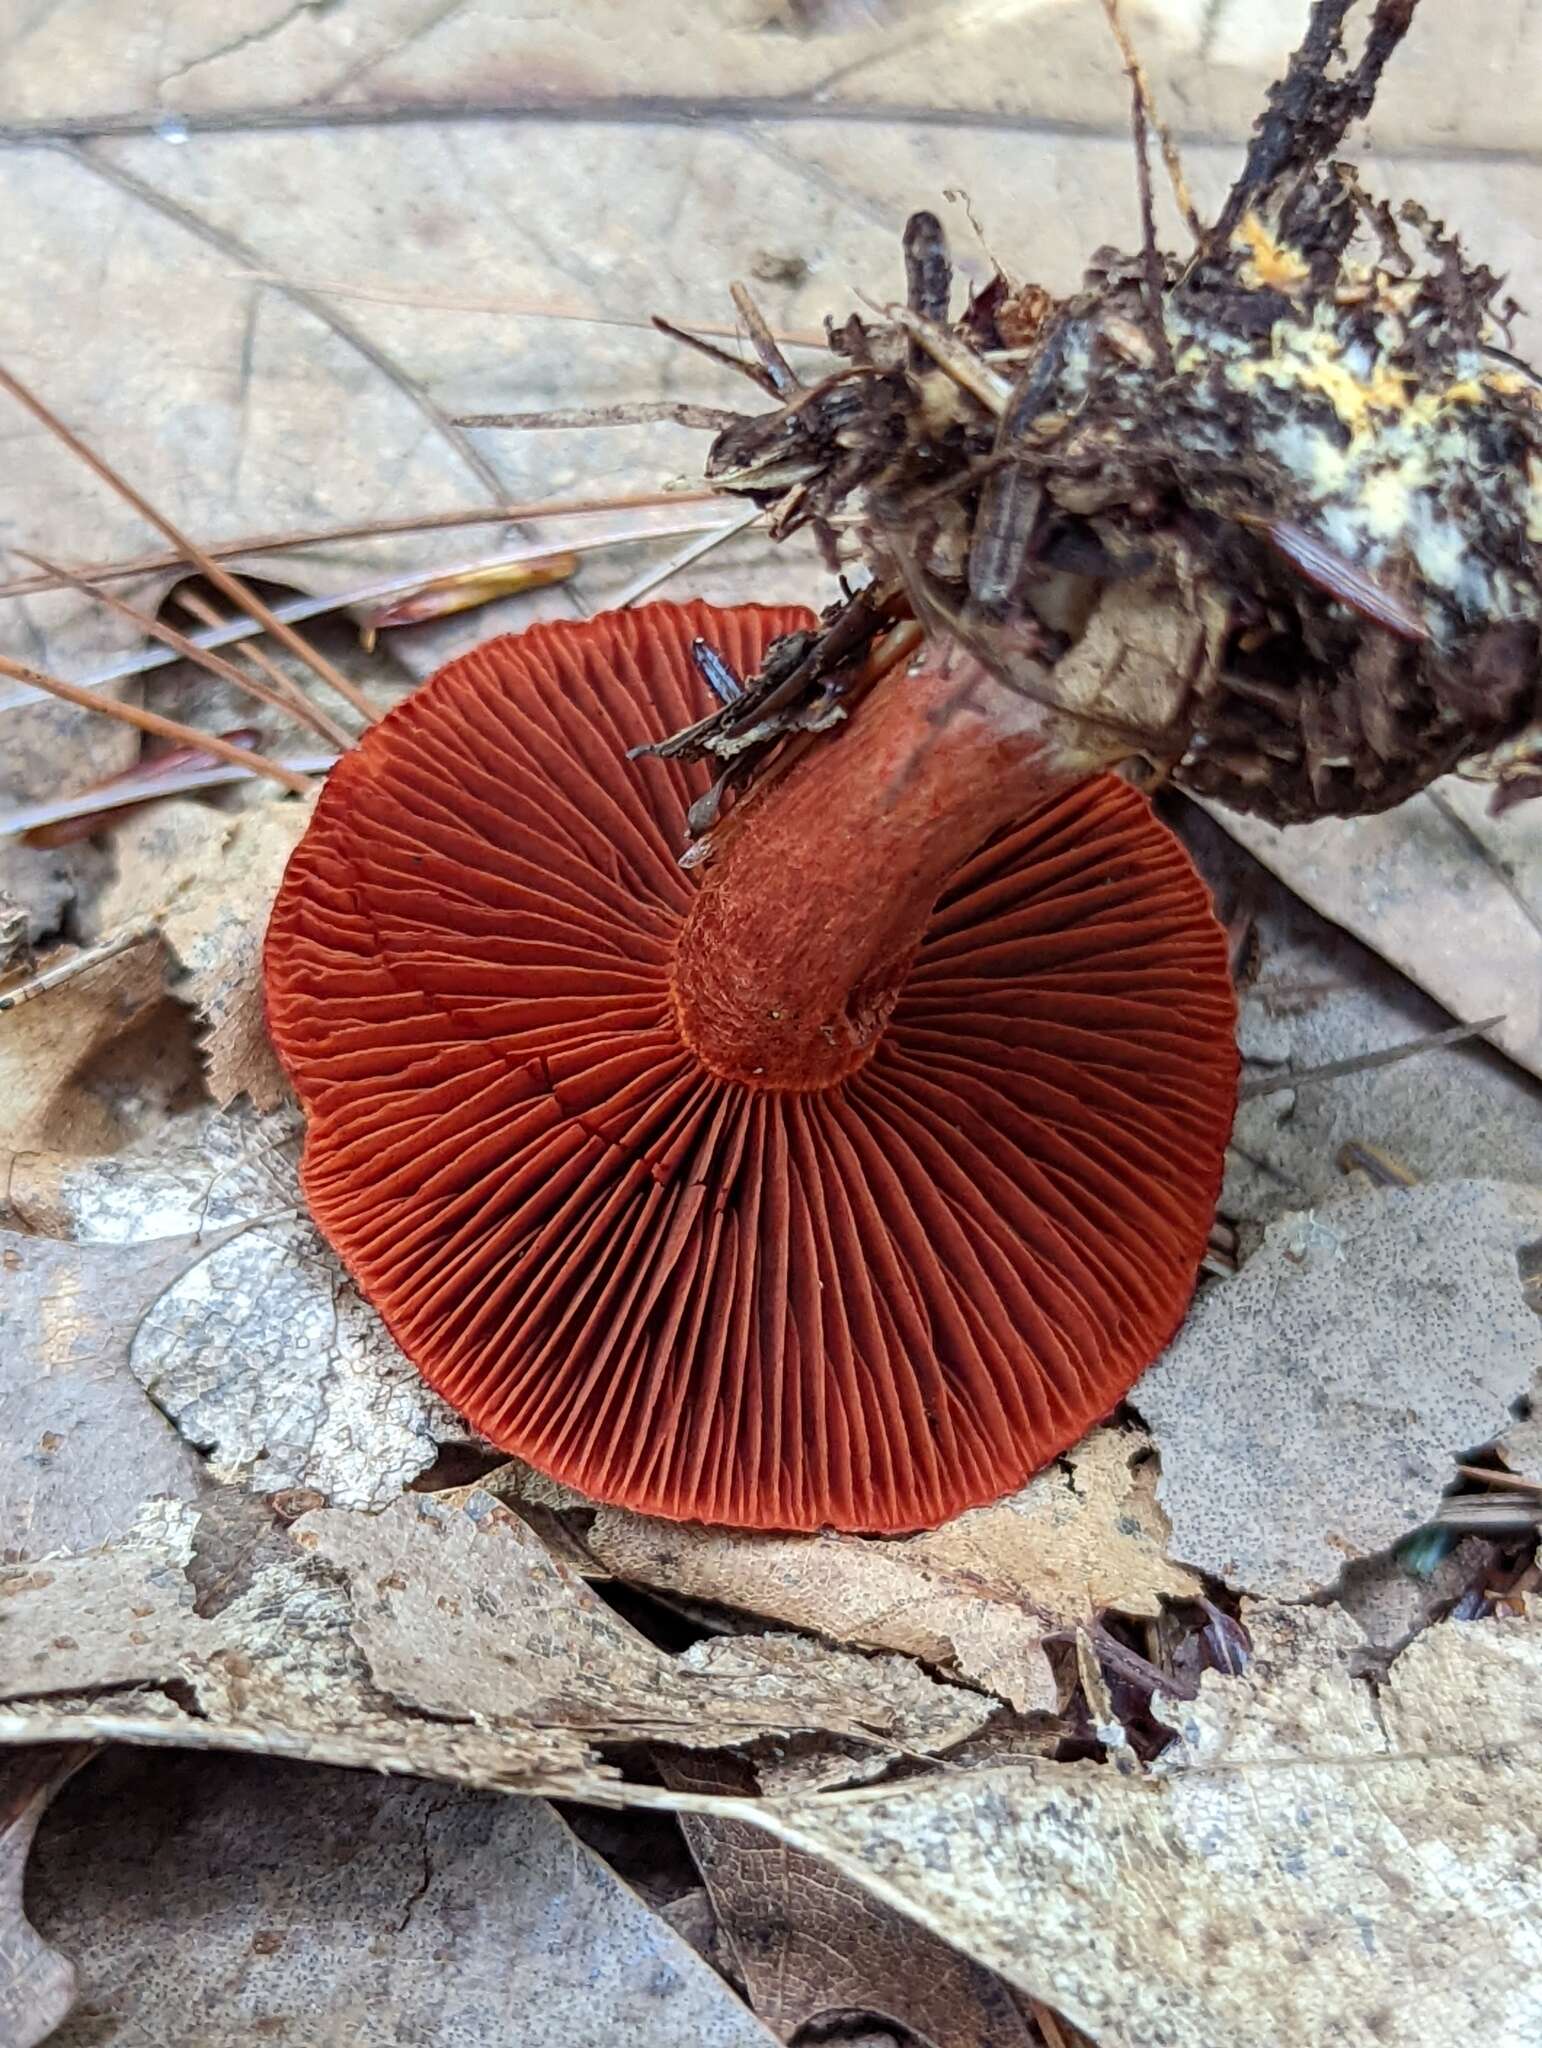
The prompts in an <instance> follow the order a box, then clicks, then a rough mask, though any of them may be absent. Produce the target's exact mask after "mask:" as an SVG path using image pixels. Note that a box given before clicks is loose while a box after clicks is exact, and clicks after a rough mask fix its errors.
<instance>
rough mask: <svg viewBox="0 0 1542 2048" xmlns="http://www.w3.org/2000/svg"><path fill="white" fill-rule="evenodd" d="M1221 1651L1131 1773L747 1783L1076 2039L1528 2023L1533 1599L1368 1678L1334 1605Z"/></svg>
mask: <svg viewBox="0 0 1542 2048" xmlns="http://www.w3.org/2000/svg"><path fill="white" fill-rule="evenodd" d="M1245 1619H1246V1621H1247V1625H1248V1628H1249V1630H1250V1631H1251V1633H1252V1636H1253V1640H1254V1644H1255V1650H1256V1655H1255V1659H1254V1661H1253V1663H1252V1665H1251V1666H1250V1668H1249V1671H1248V1673H1247V1675H1246V1676H1245V1677H1240V1678H1223V1677H1221V1676H1219V1675H1218V1674H1214V1673H1211V1674H1207V1675H1206V1677H1205V1679H1204V1680H1203V1682H1202V1687H1201V1692H1200V1697H1199V1699H1198V1700H1197V1701H1193V1702H1190V1703H1187V1704H1185V1705H1183V1706H1173V1707H1168V1708H1166V1709H1164V1711H1165V1712H1166V1713H1167V1715H1168V1717H1169V1718H1170V1719H1171V1720H1173V1722H1174V1723H1175V1725H1176V1727H1177V1729H1178V1740H1177V1741H1176V1743H1175V1744H1174V1745H1173V1746H1172V1748H1170V1749H1169V1750H1167V1751H1166V1752H1165V1753H1164V1754H1163V1755H1162V1756H1161V1757H1160V1758H1159V1759H1158V1760H1157V1762H1156V1764H1155V1765H1154V1766H1153V1767H1151V1768H1150V1769H1149V1770H1148V1771H1147V1772H1146V1773H1144V1774H1141V1773H1138V1772H1136V1771H1133V1770H1130V1769H1125V1770H1120V1769H1118V1768H1115V1767H1111V1766H1108V1765H1096V1764H1094V1765H1087V1764H1055V1763H1049V1762H1046V1763H1036V1764H1028V1765H1023V1766H1021V1767H1018V1768H1014V1769H1002V1770H989V1771H981V1772H978V1773H972V1772H971V1773H955V1774H948V1775H941V1774H939V1775H934V1776H931V1777H928V1778H926V1779H924V1780H920V1781H915V1780H913V1781H911V1782H910V1783H908V1784H906V1785H903V1786H898V1787H894V1788H880V1789H877V1790H872V1791H866V1790H864V1791H856V1792H849V1793H841V1794H837V1795H835V1796H834V1797H833V1798H832V1797H829V1796H826V1797H824V1798H822V1799H820V1800H818V1801H803V1802H799V1803H791V1804H789V1803H786V1802H781V1801H774V1802H769V1803H768V1809H769V1810H763V1811H762V1812H761V1813H760V1814H759V1818H761V1819H762V1820H763V1821H764V1822H765V1823H766V1824H768V1825H769V1826H771V1828H772V1829H773V1830H774V1832H775V1833H776V1834H778V1835H779V1836H780V1838H781V1839H783V1840H784V1841H787V1842H789V1843H792V1844H794V1845H795V1846H797V1847H799V1848H802V1849H805V1850H807V1851H809V1852H810V1853H812V1854H815V1855H819V1856H823V1857H825V1858H827V1859H828V1860H829V1861H830V1862H832V1863H833V1864H834V1865H835V1867H836V1868H837V1869H838V1870H839V1871H841V1872H842V1873H843V1874H845V1875H847V1876H850V1877H852V1878H853V1879H855V1880H856V1881H857V1882H858V1883H859V1884H862V1885H863V1886H865V1887H866V1888H867V1889H868V1890H870V1891H871V1892H872V1893H873V1894H874V1895H875V1896H877V1897H878V1898H880V1899H882V1900H884V1901H886V1902H888V1903H890V1904H892V1905H894V1906H895V1907H897V1908H898V1909H899V1910H900V1911H902V1912H905V1913H908V1914H910V1915H912V1916H913V1917H914V1918H916V1919H917V1920H919V1921H920V1922H921V1924H922V1925H923V1926H925V1927H928V1928H930V1929H931V1930H932V1931H933V1932H934V1933H936V1934H938V1935H940V1936H942V1937H943V1938H944V1939H945V1940H948V1941H950V1942H952V1943H954V1944H955V1945H956V1946H957V1947H959V1948H960V1949H962V1950H963V1951H964V1952H965V1953H966V1954H969V1955H972V1956H973V1957H975V1958H976V1959H977V1960H978V1961H980V1962H982V1963H984V1964H985V1965H987V1967H989V1968H992V1969H995V1970H999V1971H1000V1972H1001V1973H1002V1974H1003V1975H1004V1976H1005V1977H1007V1978H1008V1980H1009V1981H1010V1982H1012V1983H1014V1984H1016V1985H1017V1986H1019V1987H1020V1988H1021V1989H1023V1990H1025V1991H1027V1992H1028V1993H1030V1994H1031V1995H1032V1996H1034V1997H1037V1998H1039V1999H1041V2000H1042V2001H1043V2002H1044V2003H1045V2004H1046V2005H1049V2006H1052V2007H1053V2008H1054V2009H1055V2010H1057V2011H1060V2012H1063V2013H1065V2014H1066V2015H1067V2017H1068V2018H1070V2019H1071V2020H1072V2021H1074V2023H1075V2024H1076V2025H1078V2026H1080V2027H1082V2028H1084V2029H1085V2030H1086V2031H1087V2032H1088V2033H1089V2034H1091V2035H1092V2036H1093V2038H1094V2039H1095V2040H1096V2041H1097V2043H1098V2048H1149V2044H1150V2043H1151V2042H1153V2041H1158V2040H1159V2041H1161V2042H1163V2043H1164V2048H1216V2044H1217V2043H1220V2042H1224V2043H1225V2044H1226V2048H1279V2043H1280V2042H1282V2041H1303V2042H1304V2041H1330V2040H1331V2041H1332V2042H1334V2043H1335V2048H1430V2044H1431V2043H1434V2042H1443V2041H1450V2040H1456V2039H1466V2038H1477V2037H1479V2036H1481V2037H1482V2038H1485V2039H1489V2040H1494V2041H1517V2042H1519V2041H1530V2040H1534V2039H1536V2038H1538V2037H1539V2035H1542V1990H1539V1983H1542V1979H1539V1976H1538V1968H1537V1966H1538V1961H1539V1955H1542V1951H1539V1946H1538V1939H1537V1933H1536V1929H1537V1924H1538V1912H1539V1908H1542V1876H1539V1872H1542V1826H1539V1820H1538V1816H1539V1814H1542V1757H1539V1751H1538V1742H1537V1728H1536V1714H1535V1700H1536V1695H1537V1688H1538V1685H1539V1683H1542V1622H1539V1620H1538V1618H1537V1617H1536V1616H1535V1615H1530V1616H1527V1617H1525V1618H1510V1619H1505V1620H1496V1621H1485V1622H1474V1623H1467V1624H1456V1623H1443V1624H1441V1625H1440V1626H1439V1627H1437V1628H1435V1629H1432V1630H1430V1631H1428V1632H1427V1633H1426V1634H1425V1635H1423V1636H1421V1637H1420V1638H1419V1639H1418V1641H1416V1642H1415V1643H1414V1644H1413V1645H1412V1646H1411V1648H1410V1649H1409V1650H1407V1651H1406V1652H1405V1653H1404V1654H1403V1656H1402V1657H1400V1658H1399V1659H1398V1660H1397V1662H1396V1663H1395V1664H1394V1665H1393V1666H1392V1668H1391V1673H1390V1677H1389V1679H1388V1681H1387V1682H1386V1683H1385V1684H1384V1685H1383V1686H1382V1688H1381V1689H1380V1692H1379V1694H1373V1693H1372V1691H1371V1689H1370V1687H1369V1685H1368V1684H1367V1683H1366V1682H1365V1681H1363V1680H1361V1679H1359V1678H1357V1677H1355V1676H1354V1675H1353V1671H1352V1664H1353V1659H1354V1654H1355V1651H1356V1650H1357V1648H1358V1647H1359V1646H1360V1639H1359V1632H1358V1630H1357V1629H1356V1628H1355V1625H1354V1623H1353V1622H1351V1621H1350V1620H1349V1618H1348V1617H1347V1616H1346V1615H1343V1614H1339V1613H1337V1612H1335V1611H1334V1610H1333V1609H1331V1608H1329V1609H1314V1608H1303V1609H1277V1610H1276V1609H1262V1608H1255V1609H1251V1610H1249V1611H1247V1613H1246V1615H1245Z"/></svg>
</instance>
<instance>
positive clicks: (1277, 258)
mask: <svg viewBox="0 0 1542 2048" xmlns="http://www.w3.org/2000/svg"><path fill="white" fill-rule="evenodd" d="M1232 245H1233V247H1234V248H1238V249H1246V250H1247V252H1248V258H1247V261H1246V262H1245V263H1244V264H1243V266H1242V272H1241V276H1242V282H1243V283H1244V284H1245V285H1246V286H1247V288H1248V290H1249V291H1255V292H1256V291H1275V292H1284V293H1285V295H1286V297H1287V298H1293V297H1294V296H1295V294H1296V293H1297V292H1299V291H1300V290H1301V289H1302V287H1303V286H1304V285H1306V284H1307V283H1308V282H1309V281H1310V279H1311V275H1312V273H1311V271H1310V270H1309V269H1308V268H1307V266H1306V263H1305V262H1304V261H1303V260H1302V258H1301V257H1300V256H1299V255H1297V253H1296V251H1295V250H1294V249H1292V248H1290V247H1289V246H1288V245H1287V244H1286V243H1284V242H1279V241H1276V240H1275V238H1274V236H1273V235H1272V234H1270V232H1269V230H1268V229H1267V228H1266V227H1265V226H1264V224H1263V222H1262V221H1261V220H1260V219H1259V217H1258V215H1257V214H1256V213H1245V214H1244V215H1243V216H1242V218H1241V220H1240V221H1239V222H1238V223H1237V227H1236V231H1235V233H1234V234H1233V235H1232Z"/></svg>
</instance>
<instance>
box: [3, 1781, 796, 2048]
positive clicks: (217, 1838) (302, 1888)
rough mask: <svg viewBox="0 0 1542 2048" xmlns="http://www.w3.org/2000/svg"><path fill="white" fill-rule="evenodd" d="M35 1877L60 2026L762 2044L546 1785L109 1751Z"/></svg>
mask: <svg viewBox="0 0 1542 2048" xmlns="http://www.w3.org/2000/svg"><path fill="white" fill-rule="evenodd" d="M259 1873H260V1876H259V1875H258V1874H259ZM31 1890H32V1897H33V1911H34V1913H35V1915H36V1917H37V1920H38V1923H39V1925H40V1926H41V1927H42V1928H44V1929H45V1930H46V1931H47V1934H48V1936H49V1938H50V1939H51V1940H52V1941H53V1942H55V1943H57V1944H58V1946H59V1947H60V1948H62V1949H63V1950H64V1951H65V1952H66V1953H67V1954H68V1955H70V1956H72V1957H73V1958H74V1959H75V1961H76V1963H77V1966H78V1969H79V1974H80V1979H81V1989H82V2002H81V2005H80V2009H79V2011H78V2013H77V2015H76V2017H75V2019H74V2020H73V2021H72V2022H71V2023H69V2024H68V2025H67V2026H66V2027H65V2029H64V2031H63V2032H62V2033H60V2034H59V2035H57V2036H55V2037H54V2038H55V2044H56V2048H88V2044H89V2048H145V2044H146V2043H148V2042H151V2041H153V2042H154V2043H155V2044H156V2048H209V2044H210V2043H211V2042H214V2041H219V2042H234V2041H238V2040H239V2041H252V2042H258V2041H266V2040H270V2039H273V2040H278V2041H280V2042H283V2041H293V2042H297V2043H298V2042H303V2043H305V2044H306V2048H345V2044H346V2048H403V2044H409V2043H410V2044H419V2048H488V2044H492V2043H503V2042H509V2041H512V2040H515V2039H517V2040H518V2042H519V2044H520V2048H596V2044H600V2043H605V2044H612V2043H614V2044H615V2048H622V2044H625V2048H682V2044H684V2043H690V2044H691V2048H771V2042H772V2037H771V2036H770V2035H769V2034H768V2033H767V2032H766V2031H765V2029H764V2028H763V2027H762V2026H761V2025H760V2024H759V2022H758V2021H757V2020H755V2019H754V2018H753V2017H752V2015H751V2014H750V2013H749V2012H748V2011H747V2010H746V2009H745V2007H744V2005H743V2004H742V2003H741V2001H740V2000H739V1999H738V1998H737V1997H735V1995H734V1993H733V1992H732V1991H731V1990H730V1989H729V1988H728V1986H727V1985H726V1984H724V1983H723V1981H722V1980H721V1979H720V1978H719V1977H717V1976H716V1975H715V1974H714V1973H713V1972H712V1971H711V1970H710V1969H708V1968H707V1967H706V1965H705V1964H703V1963H702V1962H700V1961H699V1960H698V1959H697V1957H696V1956H695V1955H693V1954H692V1953H691V1951H690V1950H689V1949H688V1948H687V1947H686V1945H685V1944H684V1942H682V1941H681V1940H680V1939H679V1938H678V1937H677V1936H676V1935H674V1934H673V1933H672V1932H671V1930H670V1929H669V1928H668V1926H667V1925H665V1923H664V1922H663V1921H662V1920H661V1919H660V1918H659V1917H658V1916H657V1915H656V1914H654V1913H653V1912H651V1911H650V1910H649V1908H648V1907H647V1906H646V1905H645V1904H644V1903H643V1901H642V1900H641V1899H639V1898H638V1897H637V1896H636V1894H635V1893H633V1892H632V1891H631V1890H630V1889H629V1888H628V1887H627V1886H626V1885H625V1884H623V1883H622V1882H621V1880H620V1879H619V1878H618V1877H616V1876H615V1874H614V1873H613V1872H612V1871H611V1870H609V1869H608V1868H607V1867H606V1865H605V1864H603V1863H602V1862H601V1861H600V1859H599V1858H598V1857H597V1856H596V1855H594V1854H593V1853H592V1852H591V1851H590V1850H589V1849H587V1848H585V1847H584V1846H583V1844H582V1843H580V1842H579V1841H578V1840H577V1839H576V1838H575V1837H574V1835H573V1834H572V1832H571V1831H570V1830H569V1829H568V1828H567V1827H566V1826H565V1825H564V1823H563V1822H562V1821H561V1820H559V1819H558V1818H557V1816H556V1814H554V1813H553V1812H552V1810H551V1808H550V1807H549V1806H547V1805H546V1804H545V1803H544V1802H543V1801H540V1800H534V1799H494V1798H490V1797H488V1796H487V1795H485V1794H477V1793H470V1792H446V1791H445V1790H444V1789H442V1788H440V1787H437V1786H431V1785H413V1784H403V1783H401V1782H400V1781H393V1780H391V1779H387V1778H377V1777H374V1776H370V1775H366V1774H362V1773H353V1774H349V1773H345V1772H342V1771H335V1770H323V1769H318V1768H316V1767H314V1766H311V1767H308V1768H304V1769H295V1770H285V1771H275V1770H274V1769H273V1767H272V1766H271V1765H270V1764H267V1763H264V1762H254V1761H250V1760H247V1759H241V1758H222V1757H177V1758H145V1757H142V1756H141V1757H135V1756H132V1755H129V1754H128V1753H120V1754H118V1755H116V1756H113V1757H110V1758H108V1759H105V1760H104V1761H103V1762H102V1763H100V1764H98V1765H97V1766H96V1767H95V1770H94V1772H93V1775H92V1777H91V1778H88V1779H86V1780H85V1781H83V1782H82V1784H81V1786H80V1788H79V1791H78V1793H77V1795H76V1796H73V1797H71V1798H69V1799H67V1801H66V1802H65V1803H64V1804H63V1805H62V1806H60V1807H59V1808H57V1809H56V1811H55V1813H54V1815H53V1817H52V1818H51V1820H50V1823H49V1826H48V1829H47V1831H46V1833H45V1836H44V1839H43V1841H42V1843H41V1844H40V1846H39V1848H38V1850H37V1851H36V1852H35V1854H34V1861H33V1870H32V1881H31ZM0 2010H3V2007H0ZM3 2038H4V2037H3V2034H0V2039H3ZM7 2048H10V2044H7Z"/></svg>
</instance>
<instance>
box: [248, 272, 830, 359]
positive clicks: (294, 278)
mask: <svg viewBox="0 0 1542 2048" xmlns="http://www.w3.org/2000/svg"><path fill="white" fill-rule="evenodd" d="M230 275H231V276H232V277H233V278H238V279H239V280H240V281H241V282H242V283H244V284H276V285H282V286H283V287H284V288H285V289H286V290H290V291H295V290H298V291H306V292H316V293H318V294H319V295H320V296H322V297H323V298H329V299H363V300H366V301H367V302H369V303H371V304H373V305H377V306H422V307H424V308H426V309H427V310H428V311H429V312H433V313H485V314H487V315H489V316H491V317H492V318H494V319H505V320H572V321H576V322H577V323H578V324H579V325H580V326H583V327H631V328H636V329H640V330H641V331H642V332H643V333H645V334H646V333H649V332H651V331H653V322H652V321H651V320H639V319H637V318H635V317H629V316H628V315H627V314H625V313H594V312H591V311H590V310H589V309H588V308H587V307H585V306H572V305H563V304H561V303H560V302H558V301H554V300H547V301H544V302H543V301H540V300H536V299H477V298H457V297H454V296H452V295H448V294H445V293H441V292H409V291H402V290H400V289H398V288H397V287H396V286H393V285H388V284H352V283H349V282H347V281H346V280H344V279H342V278H329V277H304V276H298V275H295V274H293V273H291V272H288V271H283V270H233V271H232V272H231V273H230ZM690 324H691V326H692V327H693V328H694V329H695V330H696V332H697V333H698V334H710V335H713V336H715V337H716V338H717V339H718V340H720V341H734V340H736V339H737V338H738V334H739V330H738V328H737V327H730V326H728V325H726V324H725V323H724V322H722V321H716V320H693V321H691V323H690ZM770 332H771V335H772V338H773V340H775V341H777V342H779V343H780V344H781V346H782V347H783V348H813V349H818V350H819V351H820V353H821V354H823V353H824V351H825V350H826V349H827V348H828V347H829V342H828V341H827V340H826V339H825V337H824V335H822V334H815V333H813V332H812V331H811V330H810V329H807V328H801V327H794V328H788V329H785V330H784V329H781V328H773V329H771V330H770Z"/></svg>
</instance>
